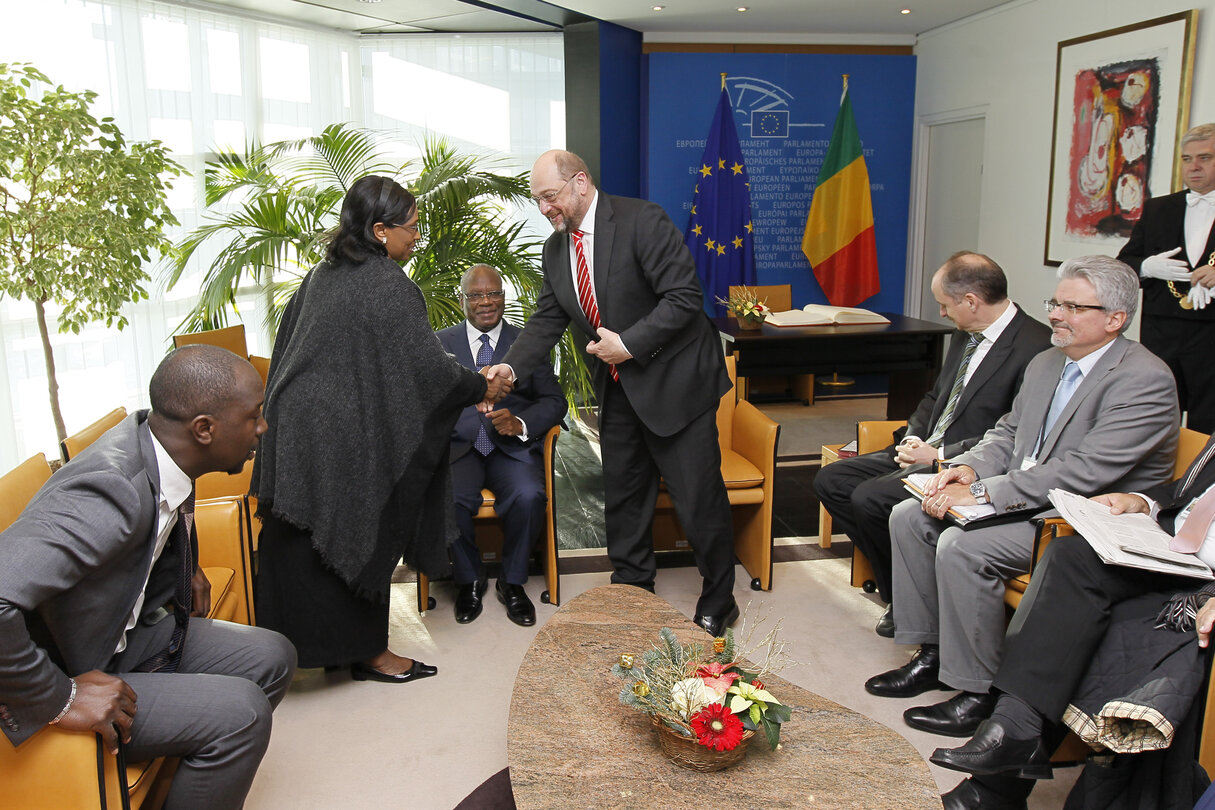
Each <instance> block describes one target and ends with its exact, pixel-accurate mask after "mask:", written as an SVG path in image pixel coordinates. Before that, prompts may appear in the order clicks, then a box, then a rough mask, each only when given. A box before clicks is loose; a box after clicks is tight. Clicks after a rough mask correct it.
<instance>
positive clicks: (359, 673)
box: [350, 658, 439, 683]
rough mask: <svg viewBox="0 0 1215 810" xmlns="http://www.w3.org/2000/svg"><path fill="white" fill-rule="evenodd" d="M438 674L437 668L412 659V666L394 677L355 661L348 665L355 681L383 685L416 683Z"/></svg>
mask: <svg viewBox="0 0 1215 810" xmlns="http://www.w3.org/2000/svg"><path fill="white" fill-rule="evenodd" d="M438 672H439V668H438V667H432V666H428V665H426V664H423V663H422V662H421V661H419V660H418V659H416V658H415V659H413V666H411V667H410V668H409V669H407V670H405V671H404V672H398V673H397V674H396V675H390V674H388V673H387V672H380V671H379V670H378V669H375V668H374V667H369V666H367V665H366V664H364V663H363V662H362V661H356V662H354V663H353V664H351V665H350V677H352V678H354V679H355V680H356V681H381V682H383V683H409V682H410V681H416V680H418V679H419V678H429V677H430V676H431V675H436V674H438Z"/></svg>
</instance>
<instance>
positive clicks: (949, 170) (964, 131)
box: [920, 118, 986, 323]
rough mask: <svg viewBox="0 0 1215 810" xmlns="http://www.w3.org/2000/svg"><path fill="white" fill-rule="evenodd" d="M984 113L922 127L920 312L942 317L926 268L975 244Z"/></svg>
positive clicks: (932, 317) (930, 317) (929, 317)
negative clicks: (924, 165)
mask: <svg viewBox="0 0 1215 810" xmlns="http://www.w3.org/2000/svg"><path fill="white" fill-rule="evenodd" d="M985 123H986V122H985V119H983V118H970V119H967V120H964V121H952V122H948V123H941V124H936V125H933V126H929V127H927V128H926V130H927V137H928V144H927V146H928V148H927V152H928V171H927V183H926V187H925V193H924V197H923V206H924V207H923V211H924V220H923V221H924V240H923V245H924V250H923V256H922V259H923V264H922V265H921V266H922V267H923V276H922V278H921V282H920V283H921V298H920V317H921V318H924V319H925V320H929V321H937V322H939V323H946V321H945V319H944V318H942V317H941V315H940V308H939V307H938V306H937V303H936V300H935V299H934V298H933V297H932V289H931V285H932V274H933V273H935V272H936V271H937V268H938V267H940V266H941V265H942V264H944V263H945V260H946V259H948V258H949V257H950V256H952V255H953V254H954V253H956V252H957V251H959V250H978V247H979V244H978V243H979V200H980V192H981V190H982V185H983V130H984V126H985Z"/></svg>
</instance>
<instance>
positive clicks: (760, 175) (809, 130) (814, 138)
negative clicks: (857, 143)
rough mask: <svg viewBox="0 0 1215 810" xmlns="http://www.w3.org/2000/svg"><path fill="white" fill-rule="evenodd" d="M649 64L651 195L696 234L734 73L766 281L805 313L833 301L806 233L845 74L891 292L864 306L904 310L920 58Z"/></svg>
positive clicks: (759, 267) (784, 57)
mask: <svg viewBox="0 0 1215 810" xmlns="http://www.w3.org/2000/svg"><path fill="white" fill-rule="evenodd" d="M646 59H647V64H646V66H645V75H646V76H647V77H648V81H647V82H646V85H645V89H646V91H647V92H648V97H647V98H646V99H644V103H645V118H646V123H647V124H648V131H647V139H646V144H645V149H644V150H643V151H644V153H645V154H644V157H645V162H644V164H643V167H642V196H644V197H646V198H647V199H650V200H653V201H654V202H656V203H658V204H659V205H661V206H662V207H663V208H665V209H666V211H667V213H668V214H670V216H671V219H672V220H674V222H675V226H676V227H677V228H679V229H680V230H683V229H684V228H686V227H687V224H688V213H689V208H690V207H691V204H692V192H693V189H694V188H695V186H696V171H697V169H699V168H700V157H701V152H702V151H703V150H704V146H705V137H706V136H707V135H708V132H709V124H710V122H711V121H712V119H713V111H714V109H715V107H716V105H717V99H718V97H719V96H720V94H721V75H720V74H721V73H723V72H724V73H726V74H727V79H726V88H727V89H728V90H729V93H730V102H731V103H732V104H733V106H734V117H735V118H734V123H735V125H736V126H737V128H738V137H739V139H740V140H741V143H742V152H743V157H744V158H745V159H746V166H747V172H748V174H749V175H750V177H751V209H752V218H753V220H754V223H755V266H756V272H757V277H758V278H757V282H756V283H758V284H791V285H793V303H794V305H796V306H802V305H803V304H810V303H817V304H823V303H826V302H827V300H826V298H825V296H824V295H823V293H822V290H821V289H819V286H818V282H817V281H816V280H815V279H814V274H813V273H812V272H811V270H810V263H809V262H808V261H806V257H805V255H804V254H803V253H802V248H801V245H802V233H803V231H804V230H805V225H806V215H807V214H808V213H809V212H810V198H811V196H812V193H813V191H814V183H815V180H816V179H817V178H818V171H819V167H820V166H821V165H822V162H823V158H824V157H825V156H826V154H827V144H828V143H829V142H830V139H831V127H832V124H834V123H835V115H836V113H837V112H838V111H839V102H840V93H841V90H842V83H841V77H842V75H843V74H844V73H847V74H849V80H848V81H849V89H850V92H851V95H852V107H853V109H854V110H855V112H856V122H857V128H858V129H859V130H860V134H861V140H862V141H863V142H864V148H865V164H866V166H867V167H868V169H869V181H870V184H871V190H872V196H873V218H874V226H875V233H876V237H877V253H878V271H879V273H880V275H881V278H882V291H881V292H880V293H878V294H877V295H875V296H873V297H872V298H870V299H868V300H867V301H865V302H864V303H863V304H862V306H864V307H866V308H867V309H873V310H877V311H881V312H902V311H903V289H904V286H905V277H904V276H905V270H906V263H907V216H908V204H909V200H910V195H911V138H912V122H913V111H914V107H915V64H916V63H915V57H914V56H864V55H837V54H822V55H820V54H687V53H654V54H649V55H648V56H647V57H646ZM605 191H608V192H609V193H611V192H612V191H613V190H612V189H611V188H605ZM959 247H965V246H959Z"/></svg>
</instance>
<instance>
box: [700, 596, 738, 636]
mask: <svg viewBox="0 0 1215 810" xmlns="http://www.w3.org/2000/svg"><path fill="white" fill-rule="evenodd" d="M692 621H693V622H695V623H696V624H699V625H700V626H701V627H703V628H704V629H705V632H706V633H708V634H709V635H711V636H712V637H713V638H719V637H720V636H721V635H722V633H724V632H726V628H727V627H729V626H730V625H732V624H734V622H736V621H738V603H737V602H735V601H734V599H733V598H731V599H730V607H729V608H727V609H726V612H725V613H721V614H718V615H716V616H710V615H708V614H704V613H697V614H696V615H695V616H693V617H692Z"/></svg>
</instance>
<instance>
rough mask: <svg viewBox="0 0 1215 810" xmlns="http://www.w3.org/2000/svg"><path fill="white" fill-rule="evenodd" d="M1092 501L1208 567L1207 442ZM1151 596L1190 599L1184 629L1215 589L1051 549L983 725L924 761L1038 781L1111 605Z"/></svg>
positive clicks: (1072, 543)
mask: <svg viewBox="0 0 1215 810" xmlns="http://www.w3.org/2000/svg"><path fill="white" fill-rule="evenodd" d="M1093 500H1095V501H1097V502H1099V503H1103V504H1106V505H1107V506H1109V507H1110V511H1111V512H1112V513H1114V514H1122V513H1142V514H1149V515H1152V516H1153V517H1155V518H1156V520H1157V522H1158V523H1159V524H1160V528H1162V529H1164V530H1165V531H1166V532H1168V533H1169V534H1173V535H1175V538H1174V541H1173V544H1172V546H1173V548H1174V550H1177V551H1183V552H1192V553H1195V554H1196V555H1197V556H1198V558H1199V559H1201V560H1202V561H1203V562H1206V563H1208V565H1209V564H1211V563H1215V541H1212V540H1211V539H1209V538H1211V536H1212V531H1211V528H1212V525H1213V524H1212V516H1213V515H1215V439H1212V440H1209V441H1208V442H1207V444H1206V446H1205V447H1204V448H1203V449H1202V452H1201V453H1199V455H1198V458H1196V459H1195V460H1194V462H1193V463H1192V464H1191V465H1190V466H1189V468H1188V469H1187V470H1186V472H1185V474H1184V475H1182V476H1181V478H1179V479H1177V480H1176V481H1173V482H1171V483H1168V484H1162V485H1160V486H1157V487H1152V488H1149V489H1147V490H1145V491H1144V492H1143V493H1113V494H1109V495H1099V496H1097V497H1096V498H1094V499H1093ZM1195 591H1197V593H1194V592H1195ZM1156 592H1159V593H1160V594H1161V601H1162V602H1164V600H1165V599H1166V598H1167V597H1168V596H1171V595H1173V594H1176V593H1179V592H1180V593H1183V594H1192V595H1191V596H1189V597H1187V598H1186V599H1185V600H1184V602H1188V604H1184V603H1183V604H1180V605H1179V607H1181V608H1182V609H1181V610H1180V611H1178V612H1177V616H1178V617H1182V621H1183V623H1184V624H1185V625H1187V628H1186V629H1188V625H1190V624H1192V623H1193V617H1192V615H1191V616H1188V617H1187V616H1186V613H1187V612H1190V613H1191V614H1192V612H1194V611H1198V610H1199V608H1202V607H1203V606H1204V605H1205V604H1207V601H1206V600H1208V599H1209V598H1210V597H1211V595H1213V594H1215V584H1212V583H1207V584H1206V585H1205V586H1204V587H1203V588H1202V589H1201V590H1198V580H1195V579H1190V578H1187V577H1180V576H1174V575H1169V574H1159V573H1152V572H1150V571H1144V570H1142V569H1139V568H1126V567H1122V566H1118V565H1106V564H1105V563H1103V562H1102V561H1101V558H1100V557H1098V556H1097V553H1096V552H1095V551H1093V549H1092V547H1091V546H1090V545H1089V544H1088V542H1087V541H1086V540H1085V539H1084V538H1083V537H1080V536H1078V535H1077V536H1070V537H1061V538H1059V539H1057V540H1055V541H1054V542H1053V543H1051V544H1050V546H1048V547H1047V549H1046V553H1045V554H1044V555H1043V557H1042V560H1041V562H1040V563H1039V564H1038V567H1037V568H1036V569H1035V570H1034V575H1033V578H1032V579H1031V580H1030V584H1029V588H1028V589H1027V590H1026V592H1025V597H1024V598H1023V599H1022V600H1021V604H1020V606H1019V607H1018V608H1017V612H1016V614H1015V615H1014V616H1013V620H1012V623H1011V624H1010V625H1009V627H1008V634H1007V636H1006V638H1005V642H1004V649H1005V656H1004V662H1003V663H1002V664H1001V665H1000V669H999V670H998V671H997V673H996V677H995V679H994V681H993V683H992V686H993V687H994V689H995V690H997V691H998V692H999V699H998V700H997V701H996V706H995V710H994V711H993V713H992V716H991V718H990V719H988V720H986V721H984V722H983V723H982V724H981V725H980V726H979V728H978V730H977V731H976V732H975V736H974V738H973V739H971V740H970V741H969V742H967V743H966V744H965V745H963V746H961V747H959V748H954V749H944V748H942V749H937V751H936V752H935V753H934V754H933V755H932V761H933V762H935V763H936V764H938V765H941V766H943V767H946V768H952V769H953V770H959V771H963V772H966V773H972V774H978V775H984V776H990V775H993V774H1004V773H1008V774H1010V775H1015V774H1016V773H1018V772H1022V771H1026V770H1027V771H1028V772H1029V773H1031V774H1032V773H1040V774H1045V773H1046V772H1047V770H1046V769H1048V768H1049V767H1050V764H1049V763H1050V754H1051V752H1050V750H1049V746H1048V745H1047V742H1046V740H1045V739H1044V733H1045V734H1047V735H1049V732H1050V728H1051V726H1052V725H1053V724H1055V723H1057V722H1058V721H1059V720H1060V719H1061V718H1062V717H1063V712H1064V709H1066V708H1067V705H1068V703H1069V702H1070V701H1071V700H1072V698H1073V696H1074V695H1075V693H1076V691H1077V688H1078V687H1079V685H1080V684H1081V682H1082V679H1083V678H1084V674H1085V672H1086V671H1087V669H1088V666H1089V663H1090V661H1091V660H1092V658H1093V656H1094V654H1095V653H1096V651H1097V648H1098V646H1099V645H1100V644H1101V640H1102V638H1103V637H1104V636H1105V632H1106V629H1107V628H1108V627H1109V625H1110V615H1111V611H1112V610H1113V608H1114V606H1115V605H1117V604H1118V603H1120V602H1124V601H1126V600H1128V599H1133V598H1135V597H1137V596H1141V595H1143V594H1149V593H1156ZM1187 608H1188V611H1187ZM1161 618H1162V619H1167V618H1169V617H1166V616H1165V615H1164V614H1162V617H1161ZM1198 625H1199V626H1198V632H1199V643H1200V644H1203V643H1204V642H1205V641H1206V637H1207V635H1208V634H1209V633H1210V630H1211V620H1210V612H1209V611H1206V615H1203V616H1200V617H1199V621H1198ZM1030 787H1031V783H1027V782H1025V783H1019V784H1018V783H1017V782H1015V781H1012V780H1008V779H1006V780H1004V781H1002V782H1001V781H999V780H993V781H990V782H984V783H983V784H976V783H973V782H966V783H963V784H962V785H960V786H959V787H958V788H957V789H956V791H955V792H956V793H958V796H957V797H955V798H957V799H958V800H959V801H960V800H961V799H962V798H963V797H965V796H972V795H973V796H983V795H985V794H986V792H988V791H991V790H992V789H993V788H999V789H1002V791H1004V792H1006V793H1008V794H1014V795H1013V798H1017V799H1019V798H1020V797H1021V795H1024V794H1025V793H1028V791H1029V789H1030ZM949 806H951V805H950V803H949V800H948V799H947V801H946V807H949ZM957 806H960V807H965V806H967V805H965V804H958V805H957ZM984 806H986V805H984ZM1022 806H1023V805H1022Z"/></svg>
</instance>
